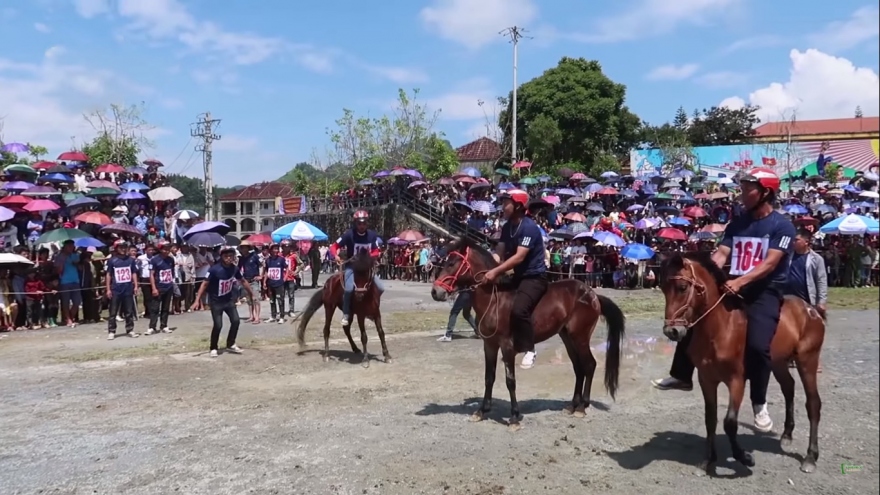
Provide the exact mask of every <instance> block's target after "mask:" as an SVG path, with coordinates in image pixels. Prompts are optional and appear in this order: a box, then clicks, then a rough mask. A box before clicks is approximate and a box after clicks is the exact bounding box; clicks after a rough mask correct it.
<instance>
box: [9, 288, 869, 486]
mask: <svg viewBox="0 0 880 495" xmlns="http://www.w3.org/2000/svg"><path fill="white" fill-rule="evenodd" d="M305 294H306V295H307V294H308V291H305ZM610 294H611V296H612V297H613V298H616V299H626V298H628V297H636V298H638V297H641V296H638V295H636V296H632V295H631V294H627V293H619V294H615V293H613V292H612V293H610ZM386 307H387V308H388V309H387V312H388V314H389V316H388V317H387V320H388V321H387V322H386V327H389V328H388V330H390V331H391V332H392V335H390V337H389V348H390V352H391V354H392V356H393V357H394V361H393V362H392V363H391V364H385V363H383V362H381V358H380V357H379V358H376V357H375V354H377V353H378V351H379V345H378V339H377V338H376V335H375V332H374V331H373V329H372V325H370V326H369V330H368V331H369V336H370V351H371V353H373V354H374V361H372V362H371V366H370V368H369V369H364V368H362V367H361V365H359V364H357V363H352V362H350V360H351V358H352V356H351V355H350V353H349V352H347V351H348V345H347V344H345V343H343V342H340V341H334V342H333V343H332V345H331V347H332V349H333V350H334V353H333V359H332V360H331V362H329V363H324V362H322V360H321V357H320V355H319V354H318V353H317V352H316V351H317V350H318V349H319V348H320V347H321V346H320V345H319V344H318V343H317V340H318V339H319V335H320V330H319V328H320V318H318V319H317V320H316V321H315V322H314V323H312V324H311V325H310V326H309V331H308V333H307V337H308V339H309V340H310V341H311V344H310V347H309V349H308V350H307V352H305V353H303V354H298V353H297V351H296V349H295V348H294V347H293V346H292V345H290V343H289V342H290V337H291V327H290V326H289V325H270V324H265V323H263V324H261V325H248V324H244V325H243V326H242V332H241V337H240V339H239V342H240V343H241V345H242V346H243V347H245V353H244V354H243V355H240V356H236V355H221V356H220V357H219V358H217V359H210V358H209V357H207V355H206V354H205V351H206V333H207V331H208V329H209V326H210V322H209V317H208V315H206V314H205V313H199V314H188V315H183V316H178V317H173V321H172V323H173V324H174V325H176V326H177V331H176V332H175V333H174V334H172V335H171V336H151V337H142V338H139V339H127V338H124V337H119V338H117V339H116V340H115V341H113V342H108V341H106V340H105V339H104V337H105V335H106V334H105V333H104V328H103V327H98V326H97V325H93V326H83V327H79V328H76V329H63V330H59V329H53V330H41V331H33V332H14V333H12V334H6V335H4V336H3V338H2V339H0V376H2V379H0V397H2V400H0V473H2V475H0V493H2V494H31V493H41V494H87V493H88V494H151V495H153V494H170V493H181V494H203V493H204V494H246V493H254V494H422V493H424V494H474V495H476V494H483V495H489V494H493V495H497V494H520V493H556V494H558V493H566V494H567V493H572V494H574V493H590V492H592V493H619V494H639V495H643V494H652V495H653V494H679V495H680V494H716V493H717V494H721V493H774V494H814V493H815V494H819V493H824V494H845V493H852V494H867V493H877V491H878V485H880V483H878V478H877V468H878V434H880V432H878V424H880V418H878V409H880V407H878V402H880V397H878V380H880V377H878V332H880V328H878V327H880V324H878V317H877V315H878V313H877V311H876V310H874V311H834V312H832V313H831V319H830V327H829V332H828V337H827V338H826V343H825V350H824V353H823V365H824V372H823V373H822V375H820V387H821V388H820V392H821V393H822V399H823V406H824V407H823V410H822V413H823V414H822V423H821V424H820V438H819V442H820V449H821V458H820V459H819V465H818V470H817V472H816V473H813V474H809V475H808V474H803V473H801V472H800V471H799V470H798V466H799V461H798V458H799V456H800V455H801V454H803V453H805V451H806V442H807V433H808V423H807V420H806V413H805V409H804V404H803V393H802V389H801V388H800V385H798V395H797V427H796V429H795V441H794V444H793V446H792V449H791V451H789V452H783V451H782V450H781V449H780V448H779V442H778V439H777V436H778V431H779V430H780V428H781V423H782V419H783V407H782V404H783V400H782V396H781V394H780V392H779V387H778V385H775V384H771V389H770V410H771V415H772V416H773V420H774V421H775V422H776V424H777V426H776V432H777V433H776V435H768V436H765V435H760V434H757V433H755V432H754V431H752V430H751V428H749V427H748V425H749V424H750V422H751V417H750V414H749V411H748V410H747V409H748V405H747V404H744V406H745V407H744V409H743V411H742V413H741V421H742V423H743V425H744V427H743V428H742V429H741V430H740V431H741V433H742V443H743V445H744V447H745V448H746V449H748V450H752V451H754V452H755V456H756V461H757V466H756V467H755V468H753V469H752V470H751V471H749V470H747V469H745V468H742V467H739V466H737V465H735V464H733V462H732V461H730V460H728V462H722V463H720V465H719V474H720V475H721V476H722V478H720V479H710V478H707V477H705V476H699V475H697V474H695V471H696V468H695V467H694V466H695V465H696V464H697V463H698V462H699V461H700V458H701V455H702V449H703V437H704V435H705V432H704V427H703V420H702V417H703V414H702V413H703V406H702V398H701V396H700V394H699V392H692V393H687V392H660V391H657V390H654V389H652V388H651V387H650V384H649V380H650V379H652V378H657V377H661V376H664V375H665V374H666V371H667V369H668V367H669V362H670V360H671V354H672V350H673V348H672V347H671V345H670V344H668V343H667V342H666V341H665V339H663V337H662V335H661V334H660V326H659V318H660V316H659V314H658V315H655V316H654V317H653V318H645V317H643V316H634V317H632V318H630V320H629V321H628V326H627V331H628V340H627V347H626V356H625V360H624V364H623V369H622V372H621V376H622V381H621V387H620V388H621V390H620V392H619V395H618V399H617V401H616V402H612V401H611V400H610V398H609V397H608V396H607V395H606V394H605V391H604V389H603V388H602V386H601V373H602V362H603V360H604V353H603V347H604V346H603V339H604V324H601V325H600V331H598V332H597V335H596V337H595V342H594V343H595V344H596V345H595V351H596V354H597V358H598V359H599V361H600V367H599V370H598V371H597V376H598V377H600V378H597V379H596V381H595V384H594V387H593V399H594V401H593V407H591V408H590V409H589V410H588V411H587V417H586V418H585V419H575V418H572V417H570V416H566V415H563V414H562V413H561V412H560V411H561V409H562V407H563V406H564V404H565V403H566V401H568V400H569V399H570V397H571V392H572V388H573V381H574V375H573V373H572V370H571V367H570V364H569V362H568V358H567V356H565V353H564V350H563V347H562V344H561V342H560V341H559V339H558V338H553V339H551V340H550V341H548V342H546V343H544V344H542V345H540V346H539V347H538V365H537V366H536V367H535V368H534V369H532V370H528V371H522V370H520V371H519V372H518V374H517V377H518V391H517V392H518V397H519V399H520V400H521V407H522V412H523V414H524V415H525V420H524V423H523V424H524V428H523V429H522V430H520V431H518V432H511V431H509V430H508V428H507V427H506V426H505V425H504V423H503V421H504V419H506V418H507V416H508V414H509V405H508V402H507V400H506V399H507V397H508V395H507V390H506V388H505V386H504V379H503V372H501V373H500V374H499V378H500V380H498V382H497V383H496V385H495V397H496V400H495V409H494V412H493V415H492V416H491V419H489V420H487V421H483V422H481V423H471V422H470V421H469V420H468V417H469V415H470V413H471V412H473V411H474V409H475V408H476V407H477V405H478V401H479V399H480V397H481V395H482V389H483V362H482V352H481V350H482V349H481V344H480V342H479V340H476V339H471V338H467V337H466V335H467V333H466V332H464V331H461V334H462V335H463V337H462V338H459V339H456V340H454V341H453V342H451V343H446V344H444V343H438V342H436V337H437V335H438V332H439V329H440V328H441V326H442V325H443V322H444V321H445V314H446V312H448V308H449V306H448V305H445V304H438V303H435V302H433V301H430V296H429V295H428V289H427V286H425V285H420V284H401V283H397V284H392V287H390V288H389V291H388V293H387V295H386V298H384V299H383V308H386ZM242 308H243V307H242ZM242 310H243V309H242ZM138 323H139V324H138V329H139V330H143V327H144V325H143V323H144V322H143V320H140V321H139V322H138ZM462 323H463V322H460V325H459V329H461V328H462V326H461V324H462ZM468 331H469V330H468ZM333 336H334V338H341V337H342V332H341V330H340V328H339V326H338V324H336V325H334V329H333ZM224 338H225V337H224ZM722 395H723V394H722ZM721 407H722V408H723V407H726V405H725V404H724V401H722V406H721ZM719 431H720V426H719ZM729 452H730V449H729V447H728V445H727V443H726V441H725V440H724V437H723V435H720V436H719V454H720V455H722V456H723V457H724V456H727V455H729ZM842 464H845V465H851V466H854V467H855V468H854V469H851V470H849V472H848V473H846V474H844V473H843V472H842V469H841V465H842ZM856 468H857V469H856Z"/></svg>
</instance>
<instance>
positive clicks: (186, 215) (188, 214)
mask: <svg viewBox="0 0 880 495" xmlns="http://www.w3.org/2000/svg"><path fill="white" fill-rule="evenodd" d="M174 218H176V219H178V220H192V219H193V218H199V214H198V213H197V212H195V211H192V210H180V211H178V212H177V213H175V214H174Z"/></svg>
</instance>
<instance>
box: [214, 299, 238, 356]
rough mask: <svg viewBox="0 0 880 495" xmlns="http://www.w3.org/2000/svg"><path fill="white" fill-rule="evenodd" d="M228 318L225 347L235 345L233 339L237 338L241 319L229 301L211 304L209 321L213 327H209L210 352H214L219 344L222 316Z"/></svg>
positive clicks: (232, 302)
mask: <svg viewBox="0 0 880 495" xmlns="http://www.w3.org/2000/svg"><path fill="white" fill-rule="evenodd" d="M224 314H225V315H226V316H228V317H229V334H227V336H226V347H232V346H234V345H235V338H236V337H237V336H238V327H239V326H240V325H241V318H239V316H238V308H236V307H235V302H234V301H232V300H230V301H227V302H225V303H218V302H211V319H212V320H213V321H214V326H213V327H211V350H212V351H216V350H217V346H218V345H219V342H220V331H221V330H223V315H224Z"/></svg>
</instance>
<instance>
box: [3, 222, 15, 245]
mask: <svg viewBox="0 0 880 495" xmlns="http://www.w3.org/2000/svg"><path fill="white" fill-rule="evenodd" d="M15 246H18V228H16V227H15V225H12V224H11V223H8V222H0V252H3V251H7V250H9V249H12V248H14V247H15Z"/></svg>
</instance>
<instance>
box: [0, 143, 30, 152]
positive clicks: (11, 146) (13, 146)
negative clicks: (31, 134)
mask: <svg viewBox="0 0 880 495" xmlns="http://www.w3.org/2000/svg"><path fill="white" fill-rule="evenodd" d="M0 150H2V151H6V152H8V153H27V152H28V151H30V150H31V148H30V146H28V145H26V144H24V143H6V144H4V145H3V146H2V147H0Z"/></svg>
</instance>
